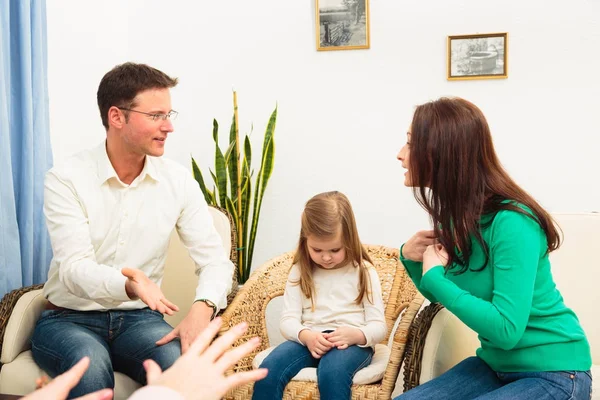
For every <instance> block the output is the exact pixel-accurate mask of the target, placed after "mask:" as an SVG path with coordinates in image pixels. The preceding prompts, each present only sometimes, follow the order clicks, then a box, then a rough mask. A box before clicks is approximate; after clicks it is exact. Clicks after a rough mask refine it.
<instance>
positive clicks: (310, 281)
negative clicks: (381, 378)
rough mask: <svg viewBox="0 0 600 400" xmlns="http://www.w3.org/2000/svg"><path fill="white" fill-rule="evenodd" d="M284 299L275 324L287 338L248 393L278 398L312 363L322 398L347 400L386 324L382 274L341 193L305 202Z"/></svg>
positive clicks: (261, 398) (260, 399)
mask: <svg viewBox="0 0 600 400" xmlns="http://www.w3.org/2000/svg"><path fill="white" fill-rule="evenodd" d="M283 301H284V306H283V313H282V316H281V321H280V329H281V333H282V334H283V336H284V337H285V338H286V339H287V341H286V342H284V343H282V344H280V345H279V346H277V347H276V348H275V350H273V352H272V353H271V354H269V356H267V358H266V359H265V360H264V361H263V363H262V364H261V368H267V369H268V371H269V373H268V375H267V377H266V378H265V379H264V380H262V381H260V382H257V383H256V384H255V385H254V394H253V396H252V398H253V399H254V400H264V399H273V400H281V398H282V397H283V391H284V389H285V386H286V385H287V383H288V382H289V381H290V380H291V379H292V378H293V377H294V376H295V375H296V374H297V373H298V372H299V371H300V370H301V369H302V368H306V367H316V368H317V380H318V385H319V394H320V398H321V399H322V400H333V399H336V400H340V399H350V394H351V386H352V378H353V376H354V374H355V373H356V372H357V371H358V370H360V369H361V368H363V367H365V366H367V365H369V364H370V362H371V358H372V356H373V347H374V346H375V344H377V343H379V342H380V341H382V340H383V339H384V337H385V335H386V333H387V326H386V323H385V318H384V310H383V300H382V297H381V285H380V282H379V277H378V276H377V272H376V271H375V268H373V266H372V265H371V260H370V259H369V256H368V255H367V252H366V251H365V248H364V247H363V246H362V244H361V243H360V240H359V237H358V232H357V230H356V222H355V220H354V213H353V212H352V207H351V206H350V202H349V201H348V199H347V198H346V196H344V195H343V194H342V193H339V192H328V193H321V194H318V195H316V196H315V197H313V198H312V199H310V200H309V201H308V202H307V203H306V206H305V208H304V212H303V213H302V226H301V230H300V241H299V244H298V250H297V251H296V255H295V257H294V265H293V266H292V268H291V271H290V275H289V278H288V282H287V284H286V288H285V293H284V295H283Z"/></svg>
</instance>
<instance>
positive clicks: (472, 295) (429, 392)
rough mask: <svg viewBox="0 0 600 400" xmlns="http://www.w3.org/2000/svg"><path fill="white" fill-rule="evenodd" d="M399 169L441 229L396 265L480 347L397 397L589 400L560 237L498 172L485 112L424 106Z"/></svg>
mask: <svg viewBox="0 0 600 400" xmlns="http://www.w3.org/2000/svg"><path fill="white" fill-rule="evenodd" d="M398 160H400V161H401V162H402V166H403V167H404V168H407V169H408V171H407V172H406V173H405V180H404V184H405V185H406V186H409V187H413V190H414V193H415V197H416V199H417V201H418V202H419V203H420V204H421V205H422V206H423V207H424V208H425V210H426V211H427V212H428V213H429V215H430V217H431V220H432V222H433V226H434V227H435V228H434V229H433V230H432V231H422V232H418V233H417V234H416V235H414V236H413V237H412V238H411V239H410V240H408V241H407V242H406V243H405V244H404V245H403V246H402V248H401V250H400V253H401V260H402V262H403V263H404V265H405V267H406V269H407V271H408V273H409V275H410V277H411V278H412V280H413V282H414V283H415V285H416V286H417V288H418V289H419V290H420V291H421V293H423V295H424V296H425V297H427V298H428V299H429V300H431V301H432V302H435V301H437V302H440V303H442V304H443V305H444V306H445V307H446V308H447V309H448V310H449V311H451V312H452V313H453V314H454V315H456V316H457V317H458V318H459V319H460V320H462V322H464V323H465V324H466V325H467V326H469V327H470V328H471V329H473V330H474V331H475V332H477V333H478V334H479V339H480V341H481V347H480V348H479V349H478V350H477V353H476V354H477V356H475V357H471V358H467V359H466V360H464V361H463V362H461V363H459V364H458V365H456V366H455V367H454V368H452V369H450V370H449V371H448V372H446V373H445V374H443V375H441V376H439V377H438V378H436V379H434V380H431V381H429V382H427V383H425V384H423V385H421V386H418V387H416V388H415V389H413V390H410V391H408V392H407V393H405V394H403V395H401V396H400V397H399V398H398V399H401V400H411V399H420V400H421V399H422V400H426V399H447V400H452V399H457V400H458V399H460V400H468V399H481V400H483V399H486V400H492V399H493V400H498V399H511V400H513V399H536V400H539V399H553V400H559V399H565V400H567V399H573V400H588V399H589V398H590V391H591V381H592V377H591V375H590V372H589V369H590V367H591V364H592V361H591V354H590V346H589V343H588V341H587V339H586V337H585V334H584V332H583V329H582V328H581V325H580V324H579V321H578V319H577V316H576V315H575V313H573V311H572V310H571V309H569V308H568V307H567V306H566V305H565V304H564V302H563V299H562V296H561V295H560V292H559V291H558V290H557V288H556V286H555V284H554V281H553V279H552V273H551V270H550V261H549V260H548V254H549V253H550V252H551V251H553V250H556V249H557V248H558V247H559V244H560V237H559V233H558V230H557V228H556V227H555V225H554V222H553V221H552V218H551V217H550V215H549V214H548V212H546V211H545V210H544V209H543V208H542V207H541V206H540V205H539V204H538V203H537V202H536V201H535V200H534V199H533V198H532V197H531V196H530V195H529V194H527V193H526V192H525V191H524V190H523V189H522V188H521V187H519V186H518V185H517V184H516V183H515V182H514V181H513V180H512V179H511V178H510V177H509V176H508V174H507V173H506V171H505V170H504V169H503V168H502V165H501V164H500V162H499V160H498V157H497V156H496V153H495V151H494V146H493V143H492V137H491V134H490V130H489V127H488V124H487V121H486V120H485V117H484V116H483V114H482V112H481V111H480V110H479V108H477V107H476V106H475V105H474V104H472V103H469V102H468V101H466V100H463V99H458V98H454V99H447V98H442V99H439V100H437V101H434V102H430V103H426V104H423V105H421V106H418V107H417V109H416V110H415V114H414V117H413V121H412V125H411V127H410V130H409V133H408V140H407V143H406V145H405V146H404V147H403V148H402V150H400V153H399V154H398ZM573 267H576V266H575V265H574V266H573ZM573 273H574V275H573V276H574V278H576V277H577V276H576V272H575V271H574V272H573ZM582 278H583V279H585V277H582Z"/></svg>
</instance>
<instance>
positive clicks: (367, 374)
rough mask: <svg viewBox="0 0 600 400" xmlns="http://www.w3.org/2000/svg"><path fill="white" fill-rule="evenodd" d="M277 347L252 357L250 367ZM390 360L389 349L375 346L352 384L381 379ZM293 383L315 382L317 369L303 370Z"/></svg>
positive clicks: (363, 383)
mask: <svg viewBox="0 0 600 400" xmlns="http://www.w3.org/2000/svg"><path fill="white" fill-rule="evenodd" d="M275 347H277V346H272V347H269V348H268V349H266V350H263V351H261V352H260V353H258V354H257V355H256V357H254V360H253V361H252V367H253V368H254V369H257V368H258V367H259V366H260V364H261V363H262V362H263V361H264V359H265V358H267V356H268V355H269V354H270V353H271V352H272V351H273V349H275ZM389 359H390V349H389V348H388V347H387V346H386V345H384V344H377V345H375V353H374V354H373V359H372V360H371V364H369V365H368V366H367V367H365V368H363V369H361V370H360V371H358V372H357V373H356V375H354V379H353V380H352V382H353V383H354V384H356V385H366V384H369V383H373V382H377V381H379V380H381V379H382V378H383V375H384V374H385V369H386V367H387V364H388V361H389ZM292 380H293V381H310V382H316V381H317V369H316V368H304V369H302V370H300V372H298V374H296V376H294V377H293V378H292Z"/></svg>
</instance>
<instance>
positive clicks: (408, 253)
mask: <svg viewBox="0 0 600 400" xmlns="http://www.w3.org/2000/svg"><path fill="white" fill-rule="evenodd" d="M436 242H437V240H436V237H435V233H434V231H432V230H429V231H419V232H417V233H415V234H414V236H413V237H411V238H410V239H408V241H407V242H406V243H404V247H402V256H403V257H404V258H408V259H409V260H412V261H417V262H421V261H423V253H425V249H427V246H430V245H432V244H435V243H436Z"/></svg>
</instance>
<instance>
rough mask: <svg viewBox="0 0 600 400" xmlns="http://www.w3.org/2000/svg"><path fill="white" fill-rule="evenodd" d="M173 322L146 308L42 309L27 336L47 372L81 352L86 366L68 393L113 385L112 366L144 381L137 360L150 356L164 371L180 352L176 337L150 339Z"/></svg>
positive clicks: (53, 373) (56, 372)
mask: <svg viewBox="0 0 600 400" xmlns="http://www.w3.org/2000/svg"><path fill="white" fill-rule="evenodd" d="M172 329H173V328H172V327H171V326H170V325H169V324H167V323H166V322H165V320H164V319H163V315H162V314H161V313H159V312H158V311H152V310H150V309H149V308H144V309H141V310H127V311H116V310H115V311H73V310H58V311H56V310H46V311H44V312H42V316H41V318H40V319H39V321H38V322H37V325H36V327H35V330H34V332H33V337H32V338H31V351H32V353H33V359H34V360H35V362H36V363H37V364H38V365H39V366H40V367H41V368H42V369H43V370H44V371H46V372H47V373H48V374H49V375H51V376H56V375H59V374H62V373H63V372H65V371H67V370H68V369H69V368H71V367H72V366H73V365H75V364H76V363H77V362H78V361H79V360H80V359H81V358H82V357H84V356H88V357H90V367H89V368H88V370H87V371H86V373H85V375H83V377H82V378H81V381H80V382H79V384H78V385H77V386H75V387H74V388H73V389H72V390H71V392H70V393H69V398H73V397H79V396H82V395H84V394H87V393H90V392H93V391H96V390H100V389H104V388H114V385H115V378H114V373H113V371H118V372H122V373H124V374H126V375H128V376H129V377H131V378H132V379H134V380H136V381H137V382H139V383H141V384H145V383H146V372H145V370H144V367H143V365H142V363H143V362H144V360H147V359H149V358H150V359H152V360H154V361H156V362H157V363H158V365H160V367H161V368H162V369H163V371H164V370H165V369H167V368H169V367H170V366H171V365H173V363H174V362H175V360H177V358H178V357H179V356H180V355H181V345H180V342H179V340H173V341H172V342H169V343H168V344H165V345H163V346H157V345H156V344H155V342H156V341H157V340H159V339H160V338H162V337H163V336H164V335H166V334H167V333H169V332H170V331H171V330H172Z"/></svg>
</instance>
